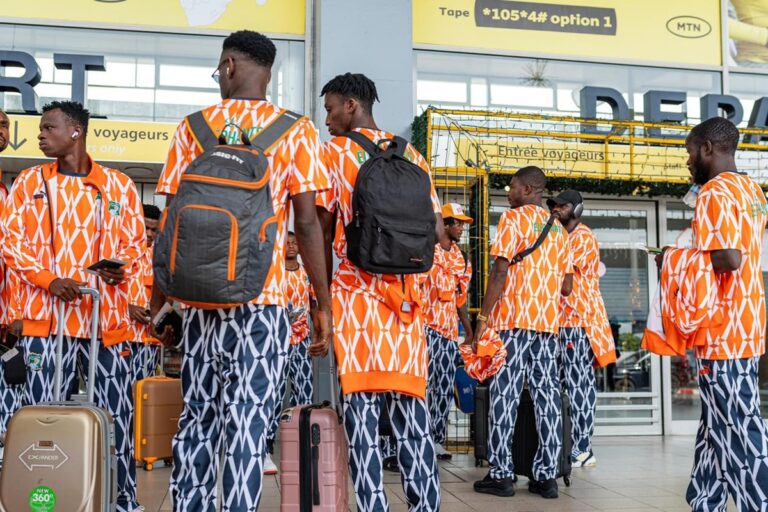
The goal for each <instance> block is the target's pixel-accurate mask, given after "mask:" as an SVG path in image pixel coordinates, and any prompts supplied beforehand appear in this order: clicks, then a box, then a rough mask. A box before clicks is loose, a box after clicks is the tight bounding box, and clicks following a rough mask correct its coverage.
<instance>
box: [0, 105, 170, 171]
mask: <svg viewBox="0 0 768 512" xmlns="http://www.w3.org/2000/svg"><path fill="white" fill-rule="evenodd" d="M9 118H10V122H11V130H10V143H9V145H8V148H7V149H6V150H5V151H4V152H3V153H2V156H3V157H17V158H45V156H44V155H43V153H42V152H41V151H40V149H39V148H38V146H37V135H38V133H40V129H39V125H40V116H17V115H10V116H9ZM176 126H177V125H176V124H171V123H138V122H131V121H110V120H108V119H91V121H90V123H89V124H88V153H89V154H90V155H91V156H92V157H93V158H94V159H95V160H96V161H100V162H143V163H165V160H166V157H167V156H168V148H170V145H171V139H172V138H173V134H174V133H175V132H176Z"/></svg>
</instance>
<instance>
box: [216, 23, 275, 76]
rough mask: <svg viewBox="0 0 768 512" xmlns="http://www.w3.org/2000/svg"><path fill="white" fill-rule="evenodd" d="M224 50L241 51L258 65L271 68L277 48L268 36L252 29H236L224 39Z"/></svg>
mask: <svg viewBox="0 0 768 512" xmlns="http://www.w3.org/2000/svg"><path fill="white" fill-rule="evenodd" d="M223 49H224V50H234V51H236V52H239V53H242V54H243V55H244V56H246V57H248V58H249V59H251V60H252V61H253V62H255V63H256V64H258V65H259V66H263V67H265V68H271V67H272V64H274V63H275V55H276V54H277V49H276V48H275V44H274V43H273V42H272V40H271V39H270V38H268V37H267V36H265V35H264V34H260V33H259V32H254V31H253V30H238V31H237V32H232V33H231V34H229V36H227V38H226V39H224V46H223Z"/></svg>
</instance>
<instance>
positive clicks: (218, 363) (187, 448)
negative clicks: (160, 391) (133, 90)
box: [152, 30, 331, 512]
mask: <svg viewBox="0 0 768 512" xmlns="http://www.w3.org/2000/svg"><path fill="white" fill-rule="evenodd" d="M275 54H276V49H275V45H274V44H273V43H272V41H270V40H269V38H268V37H266V36H263V35H262V34H259V33H256V32H252V31H248V30H242V31H239V32H235V33H233V34H231V35H230V36H229V37H227V38H226V39H225V40H224V45H223V50H222V53H221V57H220V60H219V65H218V66H217V67H216V70H215V71H214V73H213V79H214V80H215V81H216V82H218V84H219V88H220V90H221V97H222V101H221V102H219V103H217V104H216V105H213V106H210V107H208V108H206V109H204V110H202V114H203V117H204V118H205V120H206V121H207V123H208V125H209V126H210V128H211V129H212V130H213V132H214V133H215V134H219V135H220V138H223V139H224V141H226V142H227V143H230V144H237V143H238V142H239V141H240V139H241V137H242V135H243V134H245V135H246V136H247V137H248V139H250V140H253V142H254V145H256V146H258V141H259V139H258V137H257V135H258V133H259V132H260V131H261V130H262V129H264V128H265V127H267V126H269V125H270V124H271V123H272V122H273V121H275V120H276V119H278V118H279V117H280V116H281V115H282V113H283V110H282V109H281V108H279V107H277V106H276V105H274V104H272V103H271V102H269V101H268V100H267V99H266V95H267V86H268V84H269V81H270V78H271V76H272V64H273V63H274V60H275ZM320 151H321V145H320V141H319V138H318V132H317V129H316V128H315V126H314V125H313V124H312V122H311V121H310V120H309V119H307V118H306V117H302V118H301V119H299V120H298V121H297V122H296V123H295V124H294V125H293V126H292V128H291V129H290V130H289V131H288V132H287V133H285V134H284V136H283V137H282V138H280V139H279V140H278V141H277V142H276V143H275V144H274V146H272V147H271V148H270V149H268V150H267V151H266V152H265V153H264V156H265V157H266V160H267V165H268V168H269V175H270V181H269V193H270V194H271V198H272V208H273V211H274V213H275V216H274V220H275V222H276V225H277V227H276V230H275V233H276V234H275V241H274V252H273V255H272V261H271V265H270V268H269V270H268V273H267V276H266V279H265V281H264V283H265V284H264V287H263V290H262V293H261V294H260V295H259V296H258V297H257V298H256V299H255V300H254V301H252V302H249V303H247V304H241V305H239V306H235V307H231V308H219V309H200V308H196V307H190V308H189V309H187V310H186V311H185V318H184V332H183V333H182V343H183V345H184V352H185V357H184V363H183V368H182V388H183V393H184V410H183V412H182V415H181V418H180V420H179V432H178V433H177V434H176V436H175V438H174V442H173V452H174V460H175V464H174V467H173V475H172V477H171V494H172V497H173V506H174V510H178V511H193V510H194V511H196V512H197V511H201V512H208V511H210V512H213V511H214V510H216V509H217V501H218V500H217V496H216V494H217V493H216V482H217V479H218V472H219V466H220V458H219V456H218V454H219V453H220V452H219V450H220V448H221V447H222V444H223V445H224V446H225V448H226V455H225V460H224V461H223V463H222V464H221V470H222V471H223V472H224V474H223V479H222V480H223V493H222V496H221V501H222V505H223V506H222V507H221V508H222V510H228V511H231V512H235V511H243V512H245V511H252V510H256V509H258V505H259V501H260V499H261V489H262V471H263V464H264V460H265V459H266V457H267V435H266V429H267V426H268V424H269V420H270V418H271V417H272V413H273V411H274V409H275V407H277V394H278V387H279V381H280V379H282V378H283V375H284V372H283V370H284V367H285V363H286V361H287V354H288V347H289V339H290V334H291V325H290V321H289V316H288V298H287V293H286V292H287V283H288V278H287V275H286V273H287V271H286V268H285V259H286V255H285V247H286V237H287V232H288V230H287V221H288V201H289V199H290V201H291V203H292V205H293V211H294V230H295V233H296V239H297V241H298V244H299V252H300V253H301V259H302V261H303V263H304V266H305V268H306V270H307V273H308V274H309V278H310V280H311V281H312V283H313V285H314V287H315V292H316V294H317V302H318V310H317V313H316V314H315V317H314V318H313V320H314V327H315V336H314V337H313V343H312V344H311V345H310V346H309V353H310V355H313V356H315V355H325V353H326V352H327V350H328V343H329V338H330V330H331V326H330V323H331V313H330V311H331V301H330V292H329V290H328V280H327V277H326V273H325V257H324V256H325V254H324V252H323V243H324V240H323V233H322V230H321V228H320V223H319V221H318V219H317V212H316V211H315V192H316V191H318V190H325V189H327V188H329V186H330V182H329V178H328V173H327V171H326V168H325V164H324V163H323V160H322V158H321V153H320ZM202 153H203V149H202V148H201V146H200V145H199V144H198V143H197V140H196V139H195V137H194V135H193V133H192V131H191V129H190V127H189V124H188V122H187V120H184V121H183V122H182V123H181V124H180V125H179V128H178V130H177V131H176V134H175V136H174V140H173V142H172V144H171V150H170V152H169V154H168V160H167V161H166V164H165V168H164V169H163V172H162V173H161V176H160V180H159V183H158V186H157V191H158V192H159V193H162V194H166V195H167V196H171V197H172V196H173V195H174V194H176V191H177V189H178V187H179V183H180V181H181V177H182V175H183V174H184V172H185V171H186V169H187V167H188V166H189V165H190V164H191V163H192V162H193V161H194V160H195V158H197V157H198V156H199V155H201V154H202ZM169 200H170V197H169ZM161 237H162V235H161ZM159 288H160V287H159V286H155V287H154V288H153V295H154V296H153V300H152V311H153V312H152V316H153V317H154V315H155V314H156V312H157V311H158V310H159V308H160V307H161V306H162V304H163V302H164V297H162V292H161V291H160V290H159Z"/></svg>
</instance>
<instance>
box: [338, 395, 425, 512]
mask: <svg viewBox="0 0 768 512" xmlns="http://www.w3.org/2000/svg"><path fill="white" fill-rule="evenodd" d="M382 407H387V408H388V410H389V415H390V419H391V422H392V430H393V432H394V436H395V437H396V438H397V461H398V464H399V465H400V474H401V475H402V477H401V480H402V483H403V491H404V492H405V497H406V501H407V502H408V510H409V511H410V512H427V511H429V512H437V511H438V510H440V480H439V475H438V471H437V460H436V459H435V447H434V444H433V443H432V437H431V436H430V435H429V412H428V411H427V406H426V403H425V402H424V400H422V399H420V398H415V397H412V396H406V395H403V394H400V393H394V392H388V393H351V394H349V395H345V396H344V428H345V430H346V433H347V442H348V443H349V468H350V472H351V476H352V480H353V484H354V487H355V495H356V497H357V510H358V511H359V512H384V511H389V503H388V502H387V497H386V495H385V494H384V481H383V479H382V459H381V451H380V450H379V446H378V444H379V413H380V411H381V408H382Z"/></svg>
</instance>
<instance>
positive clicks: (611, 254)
mask: <svg viewBox="0 0 768 512" xmlns="http://www.w3.org/2000/svg"><path fill="white" fill-rule="evenodd" d="M585 205H586V207H587V208H586V210H585V212H584V215H583V217H582V218H583V221H584V223H585V224H586V225H587V226H589V227H590V228H591V229H592V231H593V232H594V233H595V235H596V236H597V240H598V244H599V246H600V260H601V262H602V265H603V267H604V268H603V270H604V274H603V275H602V277H601V279H600V291H601V293H602V295H603V300H604V302H605V307H606V309H607V311H608V318H609V321H610V323H611V327H612V329H613V331H614V339H616V340H617V344H616V345H617V362H616V364H614V365H609V366H608V367H606V368H601V369H598V370H597V373H596V377H597V387H598V394H597V413H596V434H598V435H642V434H661V433H662V414H661V405H662V400H661V362H660V358H659V357H658V356H655V355H653V354H651V353H649V352H647V351H645V350H642V349H641V348H640V343H641V340H642V336H643V330H644V329H645V324H646V320H647V318H648V307H649V303H650V300H651V297H652V294H653V292H655V290H656V282H657V277H656V266H655V263H654V262H653V260H652V259H651V258H650V257H649V256H648V253H647V252H646V251H645V250H644V248H645V247H646V246H656V245H658V236H657V232H656V208H655V204H654V203H652V202H645V201H602V200H589V199H587V200H586V201H585Z"/></svg>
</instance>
